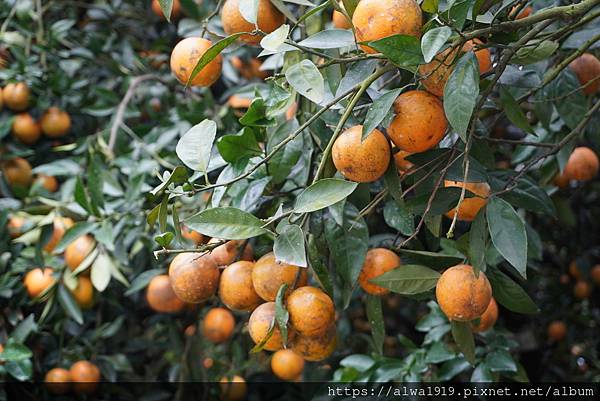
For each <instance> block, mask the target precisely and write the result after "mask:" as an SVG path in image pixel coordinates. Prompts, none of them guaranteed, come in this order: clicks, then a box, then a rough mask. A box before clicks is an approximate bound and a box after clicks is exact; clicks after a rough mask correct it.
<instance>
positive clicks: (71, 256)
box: [65, 235, 96, 271]
mask: <svg viewBox="0 0 600 401" xmlns="http://www.w3.org/2000/svg"><path fill="white" fill-rule="evenodd" d="M95 247H96V241H95V240H94V238H93V237H92V236H91V235H84V236H81V237H79V238H77V239H76V240H75V241H73V242H71V243H70V244H69V245H67V247H66V248H65V264H66V265H67V266H68V267H69V269H71V271H74V270H75V269H77V267H79V265H80V264H81V262H83V260H84V259H85V258H86V257H87V256H88V255H89V254H90V253H91V252H92V251H93V250H94V248H95Z"/></svg>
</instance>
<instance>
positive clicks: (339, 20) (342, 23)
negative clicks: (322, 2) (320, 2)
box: [331, 2, 352, 29]
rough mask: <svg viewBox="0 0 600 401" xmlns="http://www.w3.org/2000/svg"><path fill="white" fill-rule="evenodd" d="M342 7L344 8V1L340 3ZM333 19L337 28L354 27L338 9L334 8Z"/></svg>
mask: <svg viewBox="0 0 600 401" xmlns="http://www.w3.org/2000/svg"><path fill="white" fill-rule="evenodd" d="M339 4H340V6H341V7H342V8H344V4H343V3H342V2H340V3H339ZM331 20H332V21H333V26H334V27H335V28H337V29H350V28H352V23H351V22H350V20H349V19H348V18H347V17H346V16H345V15H344V14H343V13H341V12H339V11H338V10H333V15H332V16H331Z"/></svg>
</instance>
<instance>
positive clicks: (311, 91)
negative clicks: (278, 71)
mask: <svg viewBox="0 0 600 401" xmlns="http://www.w3.org/2000/svg"><path fill="white" fill-rule="evenodd" d="M285 78H286V79H287V81H288V82H289V84H290V85H291V86H292V87H293V88H294V89H296V91H298V93H300V94H301V95H302V96H304V97H306V98H307V99H308V100H310V101H312V102H314V103H317V104H318V103H321V101H322V100H323V96H324V95H325V82H324V81H323V76H322V75H321V73H320V72H319V69H318V68H317V67H316V66H315V65H314V63H313V62H312V61H310V60H306V59H304V60H302V61H301V62H299V63H298V64H294V65H293V66H291V67H290V68H288V69H287V71H286V72H285Z"/></svg>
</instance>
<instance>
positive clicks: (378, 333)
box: [366, 295, 385, 355]
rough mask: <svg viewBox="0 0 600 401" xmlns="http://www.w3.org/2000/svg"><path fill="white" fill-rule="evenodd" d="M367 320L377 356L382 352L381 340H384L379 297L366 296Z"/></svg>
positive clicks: (383, 325)
mask: <svg viewBox="0 0 600 401" xmlns="http://www.w3.org/2000/svg"><path fill="white" fill-rule="evenodd" d="M366 309H367V319H369V324H370V325H371V335H372V336H373V345H374V346H375V352H376V353H377V354H379V355H381V354H382V352H383V340H384V339H385V324H384V322H383V311H382V308H381V297H378V296H375V295H367V302H366Z"/></svg>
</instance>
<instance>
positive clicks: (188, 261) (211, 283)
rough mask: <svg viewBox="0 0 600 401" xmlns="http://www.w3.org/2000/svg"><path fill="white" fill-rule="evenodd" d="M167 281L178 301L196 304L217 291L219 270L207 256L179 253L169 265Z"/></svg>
mask: <svg viewBox="0 0 600 401" xmlns="http://www.w3.org/2000/svg"><path fill="white" fill-rule="evenodd" d="M169 279H170V280H171V286H172V287H173V291H175V295H177V297H178V298H179V299H181V300H182V301H184V302H188V303H193V304H198V303H200V302H203V301H206V300H207V299H209V298H210V297H212V296H213V295H214V294H215V292H216V291H217V287H218V286H219V268H218V267H217V265H216V264H215V262H214V260H213V259H212V258H211V257H210V256H209V255H208V254H206V255H203V254H199V253H180V254H179V255H177V256H175V258H174V259H173V261H172V262H171V264H170V265H169Z"/></svg>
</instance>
